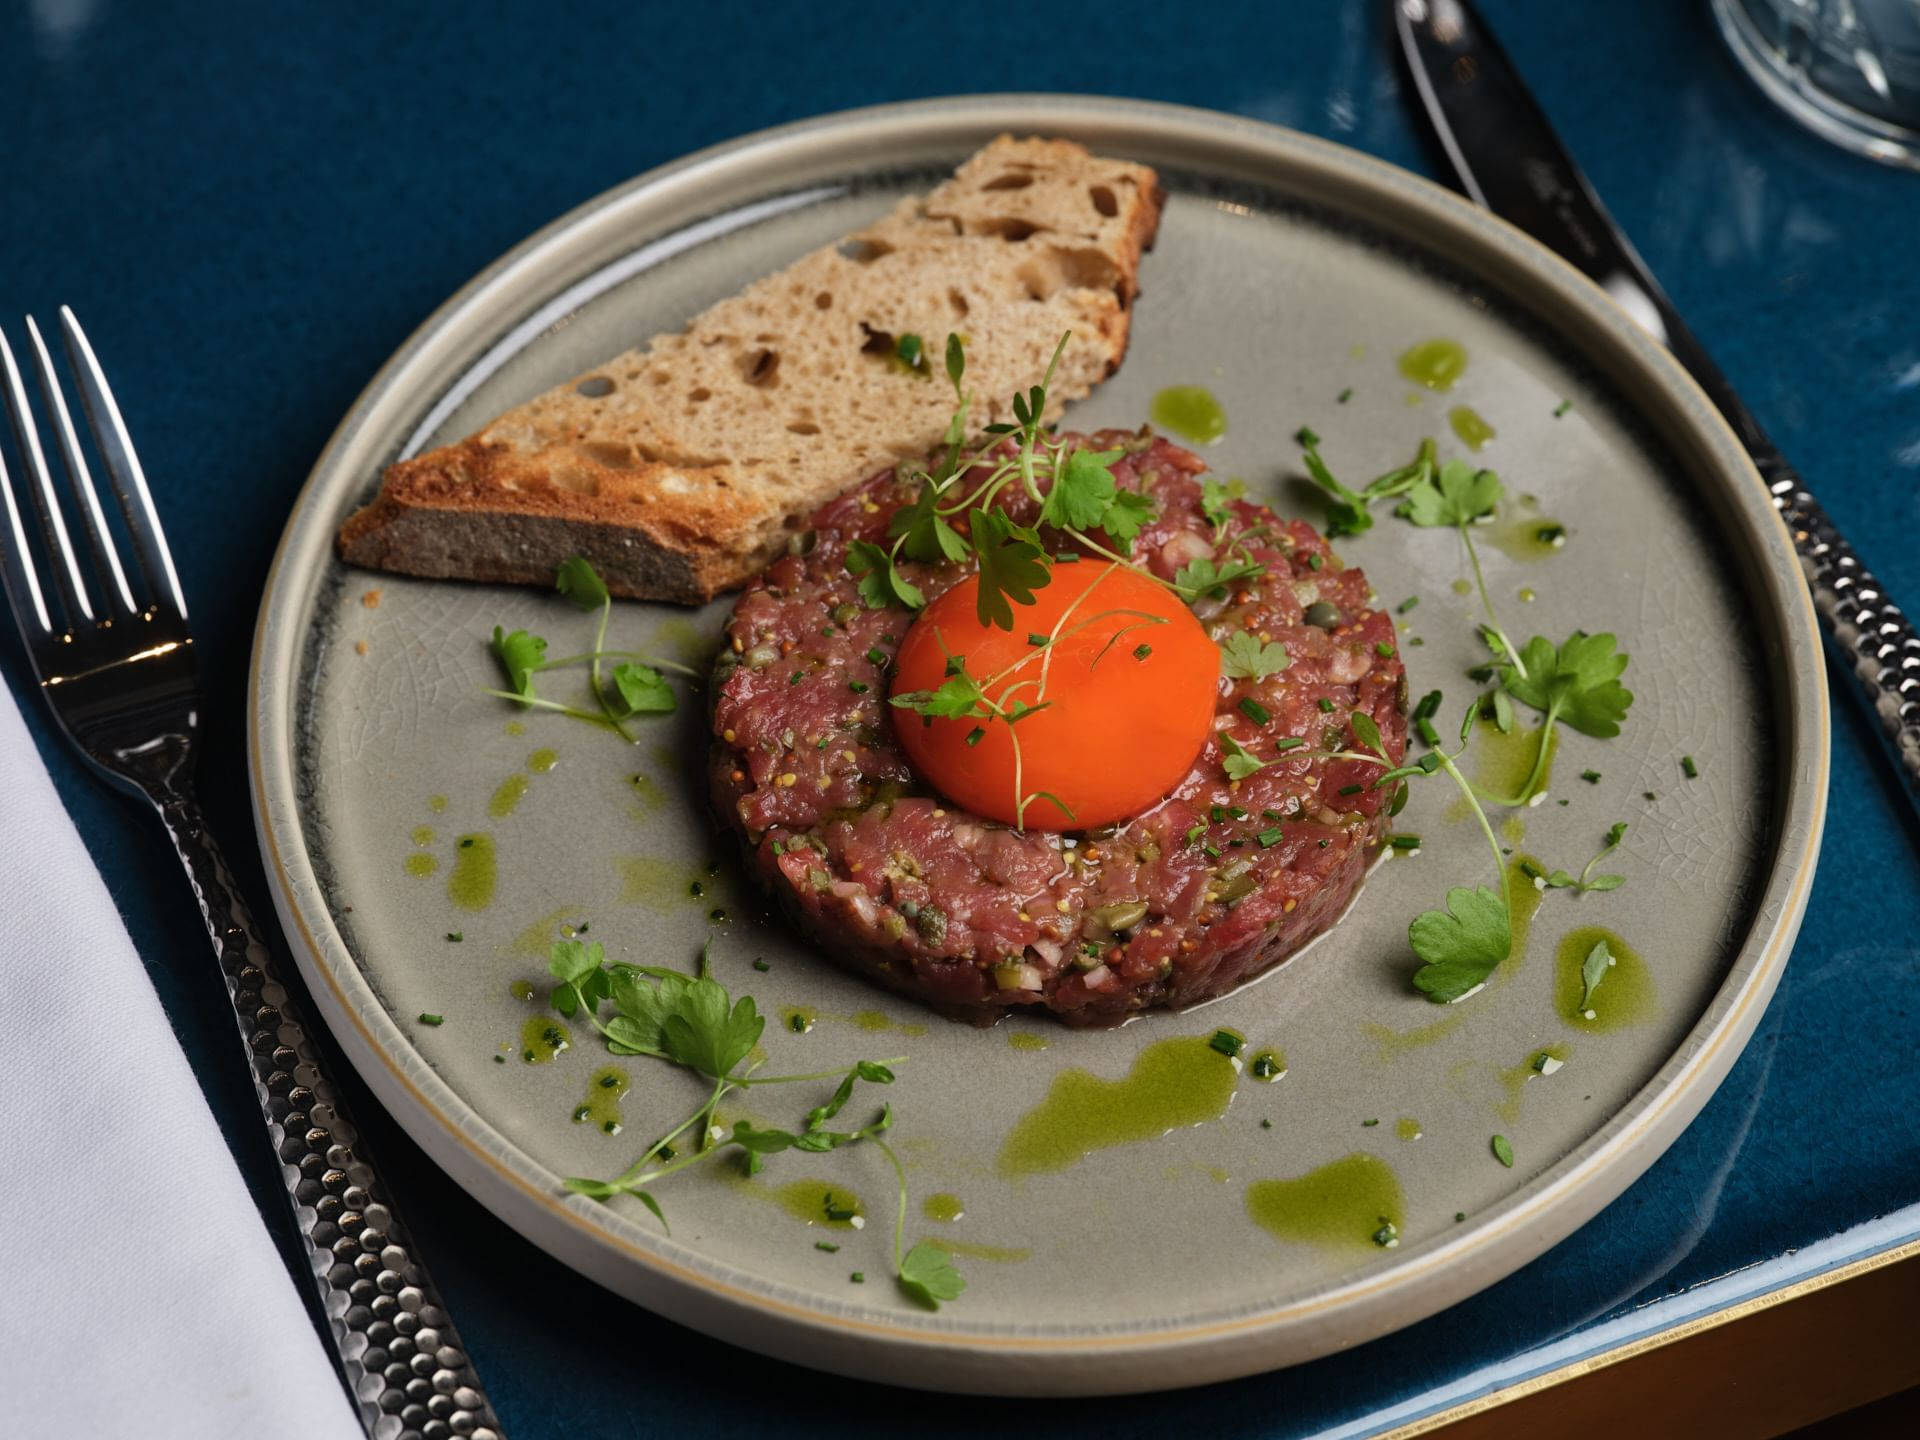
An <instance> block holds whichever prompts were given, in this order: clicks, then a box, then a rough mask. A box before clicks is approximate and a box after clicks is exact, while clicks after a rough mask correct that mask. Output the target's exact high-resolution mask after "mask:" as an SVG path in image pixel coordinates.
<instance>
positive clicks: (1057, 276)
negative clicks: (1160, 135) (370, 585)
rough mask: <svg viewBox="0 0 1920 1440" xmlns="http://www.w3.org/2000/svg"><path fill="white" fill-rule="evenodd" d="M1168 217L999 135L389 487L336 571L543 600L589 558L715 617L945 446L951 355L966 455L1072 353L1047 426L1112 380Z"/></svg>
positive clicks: (1144, 198)
mask: <svg viewBox="0 0 1920 1440" xmlns="http://www.w3.org/2000/svg"><path fill="white" fill-rule="evenodd" d="M1161 200H1162V196H1161V191H1160V187H1159V184H1158V181H1157V179H1156V177H1155V175H1154V172H1153V171H1152V170H1150V169H1147V168H1146V167H1145V166H1141V165H1133V164H1129V163H1127V162H1125V161H1119V160H1107V159H1102V158H1099V157H1097V156H1094V155H1091V154H1089V153H1088V152H1087V151H1086V150H1085V149H1084V148H1082V147H1081V146H1079V145H1075V144H1072V143H1070V142H1067V141H1063V140H1015V139H1013V138H1011V137H1008V136H1003V137H1001V138H1000V139H998V140H995V141H994V142H993V143H992V144H990V145H988V146H987V147H986V148H985V149H983V150H981V151H979V152H978V153H977V154H975V155H974V156H973V157H972V158H971V159H970V160H968V161H967V162H966V163H965V164H964V165H962V166H961V167H960V169H959V170H958V171H957V172H955V174H954V175H953V177H952V178H951V179H950V180H948V181H946V182H945V183H943V184H942V185H940V186H939V187H938V188H937V189H935V190H934V191H933V192H932V193H931V194H929V195H927V196H925V197H923V198H919V199H910V200H905V201H902V202H901V203H900V204H899V205H898V206H896V207H895V208H894V210H893V211H892V213H890V214H889V215H887V216H886V217H885V218H884V219H882V220H880V221H878V222H877V223H875V224H874V225H872V226H870V227H868V228H867V229H865V230H862V231H860V232H859V233H858V234H856V235H853V236H850V237H849V238H848V239H846V240H845V241H842V242H841V243H840V244H838V245H831V246H828V247H826V248H825V249H822V250H816V251H815V252H813V253H812V254H811V255H808V256H806V257H804V258H803V259H801V260H798V261H796V262H795V263H794V264H792V265H790V266H789V267H788V268H787V269H785V270H783V271H781V272H780V273H779V274H777V275H771V276H768V277H767V278H766V279H763V280H759V281H756V282H755V283H754V284H752V285H750V286H748V287H747V288H746V290H744V291H743V292H741V293H740V294H739V295H737V296H735V297H734V298H732V299H730V300H723V301H721V302H720V303H719V304H717V305H715V306H713V307H712V308H711V309H709V310H707V311H706V312H705V313H704V314H701V315H699V316H697V317H696V318H695V319H694V320H693V321H692V322H691V323H690V324H689V325H688V326H687V328H686V329H685V330H684V331H682V332H681V333H679V334H677V335H662V336H658V337H656V338H654V339H653V340H651V341H650V342H648V343H647V344H646V345H644V346H642V347H640V348H638V349H635V350H629V351H628V352H626V353H625V354H624V355H619V356H616V357H614V358H613V359H612V360H609V361H608V362H606V363H605V364H604V365H601V366H598V367H596V368H595V369H594V370H592V371H590V372H588V373H587V374H585V375H582V376H580V377H578V378H577V379H575V380H572V381H569V382H568V383H567V384H564V385H561V386H559V387H557V388H555V389H553V390H550V391H548V392H547V393H546V394H544V395H540V396H537V397H536V398H534V399H533V400H530V401H528V402H527V403H526V404H524V405H522V406H520V407H519V408H518V409H515V410H511V411H509V412H507V413H506V414H505V415H502V416H500V418H499V419H497V420H495V421H493V422H492V423H491V424H489V425H488V426H487V427H486V428H485V429H483V430H481V431H480V432H479V433H478V434H476V435H473V436H470V437H469V438H467V439H465V440H462V441H460V442H458V443H457V444H453V445H448V446H443V447H442V448H440V449H438V450H433V451H429V452H428V453H427V454H424V455H420V456H417V457H416V458H414V459H411V460H406V461H402V462H401V463H399V464H397V465H394V466H392V467H391V468H390V469H388V471H387V472H386V476H385V478H384V481H383V483H382V485H381V489H380V493H379V495H378V497H377V498H376V499H375V500H374V501H373V503H371V504H370V505H368V506H366V507H365V508H364V509H362V510H360V511H358V512H357V513H356V514H354V515H353V516H352V517H351V518H350V519H349V520H348V521H347V523H346V524H345V526H344V527H342V529H341V531H340V538H339V548H340V554H341V556H342V558H344V559H345V560H347V561H349V562H351V563H353V564H356V565H367V566H371V567H373V568H376V569H382V570H396V571H400V572H402V573H405V574H410V575H425V576H431V577H437V578H459V579H469V580H491V581H509V582H519V583H527V584H539V585H547V584H551V583H552V582H553V576H554V571H555V569H556V568H557V567H558V565H559V564H560V562H561V561H562V560H564V559H565V558H567V557H568V556H570V555H584V556H585V557H587V559H589V560H590V561H592V563H593V564H594V566H595V568H597V569H598V570H599V572H600V573H601V575H602V576H604V577H605V579H606V581H607V584H608V586H609V588H610V589H612V590H613V592H614V593H615V594H618V595H627V596H633V597H636V598H640V599H649V600H678V601H685V602H697V601H703V600H707V599H710V598H711V597H712V596H713V595H715V594H716V593H718V592H719V591H722V590H725V589H728V588H730V587H732V586H735V585H738V584H740V583H742V582H743V581H745V580H746V579H747V578H748V577H749V576H751V575H753V574H755V573H756V572H757V571H759V570H760V569H761V568H762V567H764V566H765V565H766V564H767V562H768V561H769V560H770V559H771V557H772V556H773V555H774V554H775V553H777V552H778V551H779V549H780V548H781V547H782V546H783V545H784V544H785V543H786V540H787V537H788V535H789V534H790V533H791V531H792V530H794V529H796V528H798V527H799V526H800V525H801V524H802V523H803V522H804V519H805V517H806V516H807V515H809V514H811V513H812V512H813V511H814V510H815V509H816V508H817V507H819V506H820V505H821V504H823V503H824V502H825V501H827V500H829V499H831V498H832V497H833V496H835V495H838V494H840V493H841V492H842V491H844V490H846V489H848V488H849V487H851V486H852V485H854V484H856V483H857V482H859V481H861V480H863V479H865V478H867V477H868V476H870V475H872V474H873V473H874V472H875V471H877V470H881V469H884V468H886V467H888V466H890V465H893V464H896V463H898V462H899V461H900V460H903V459H908V458H919V457H922V456H924V455H925V454H926V453H927V452H928V451H929V450H930V449H932V448H933V447H934V446H935V445H936V444H938V443H939V441H940V439H941V437H942V435H943V434H944V433H945V431H946V429H947V425H948V422H949V420H950V418H951V416H952V413H953V392H952V390H951V388H950V387H949V386H948V384H947V382H946V379H945V377H944V375H943V374H942V364H941V356H942V351H943V347H944V345H945V342H946V337H947V335H948V334H949V333H957V334H959V335H960V336H961V337H962V339H963V341H964V343H965V346H966V353H967V373H966V386H967V389H968V391H969V392H970V393H971V394H972V396H973V397H974V398H973V405H972V409H971V412H970V416H969V420H970V424H971V427H972V428H973V429H974V430H975V431H976V432H977V431H978V430H979V429H981V428H982V427H984V426H986V425H989V424H993V423H995V422H997V421H1000V420H1004V419H1008V418H1010V417H1009V415H1008V414H1007V413H1006V407H1007V405H1008V403H1009V401H1010V399H1011V397H1012V395H1013V394H1014V393H1015V392H1016V391H1024V390H1025V389H1026V388H1027V387H1028V386H1030V385H1032V384H1034V383H1036V382H1037V381H1038V380H1039V379H1040V376H1041V374H1042V372H1043V371H1044V370H1045V369H1046V365H1047V360H1048V358H1049V356H1050V355H1051V354H1052V352H1053V349H1054V346H1055V345H1056V344H1057V343H1058V341H1059V339H1060V336H1061V335H1062V333H1064V332H1067V331H1071V332H1072V335H1073V338H1072V340H1071V341H1070V342H1069V343H1068V345H1067V347H1066V350H1065V353H1064V354H1062V356H1061V358H1060V363H1059V367H1058V369H1057V370H1056V371H1055V373H1054V379H1053V385H1052V387H1051V389H1050V391H1049V394H1048V407H1049V415H1050V417H1051V416H1053V415H1057V414H1058V413H1059V411H1060V409H1061V407H1062V406H1063V405H1064V404H1065V403H1066V402H1068V401H1071V400H1077V399H1079V398H1080V397H1082V396H1084V395H1085V394H1086V393H1087V392H1088V391H1089V390H1091V389H1092V388H1093V386H1094V385H1095V384H1096V383H1098V382H1099V381H1100V380H1102V379H1104V378H1105V377H1106V376H1108V375H1110V374H1111V373H1113V371H1114V370H1115V369H1116V368H1117V367H1118V366H1119V364H1120V361H1121V358H1122V356H1124V355H1125V353H1126V348H1127V328H1128V321H1129V318H1130V315H1131V308H1132V304H1133V298H1134V294H1135V291H1136V285H1137V276H1138V272H1139V264H1140V255H1141V252H1142V251H1143V250H1144V249H1145V248H1146V247H1147V246H1148V245H1150V244H1151V243H1152V241H1153V237H1154V232H1155V230H1156V228H1157V227H1158V224H1159V219H1160V206H1161ZM908 334H913V335H918V336H920V337H922V339H923V342H924V346H925V355H924V360H923V363H922V365H921V366H920V368H919V369H918V370H915V369H913V368H910V367H908V366H907V365H904V364H903V363H901V361H900V360H899V359H898V358H897V356H896V355H895V353H894V350H895V344H896V342H897V340H898V338H899V337H900V336H903V335H908Z"/></svg>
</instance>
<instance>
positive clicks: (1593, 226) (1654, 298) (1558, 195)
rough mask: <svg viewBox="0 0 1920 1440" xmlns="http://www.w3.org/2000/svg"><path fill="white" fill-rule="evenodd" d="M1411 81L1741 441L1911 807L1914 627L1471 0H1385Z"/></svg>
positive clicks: (1457, 159)
mask: <svg viewBox="0 0 1920 1440" xmlns="http://www.w3.org/2000/svg"><path fill="white" fill-rule="evenodd" d="M1392 3H1393V12H1394V26H1395V29H1396V30H1397V31H1398V33H1399V36H1400V44H1401V48H1402V51H1403V52H1404V54H1405V56H1406V60H1407V66H1408V69H1409V71H1410V72H1411V74H1412V77H1413V82H1414V86H1415V88H1416V89H1417V90H1418V91H1419V94H1420V99H1421V101H1422V103H1423V104H1424V106H1425V108H1426V112H1427V115H1428V117H1429V119H1431V120H1432V122H1433V127H1434V132H1435V134H1436V136H1437V138H1438V139H1439V142H1440V145H1441V148H1442V149H1443V150H1444V151H1445V152H1446V155H1447V158H1448V160H1449V161H1450V162H1451V163H1452V165H1453V168H1454V171H1455V172H1456V174H1457V175H1458V176H1459V179H1460V183H1461V186H1462V188H1463V189H1464V190H1465V191H1466V192H1467V195H1468V196H1469V197H1470V198H1471V199H1473V200H1474V201H1476V202H1477V203H1479V204H1481V205H1483V206H1485V207H1486V208H1488V209H1490V210H1492V211H1493V212H1494V213H1495V214H1496V215H1499V216H1500V217H1501V218H1502V219H1505V220H1509V221H1511V222H1512V223H1513V224H1515V225H1517V226H1519V228H1520V229H1522V230H1524V231H1526V232H1527V233H1528V234H1529V235H1531V236H1532V237H1533V238H1534V239H1536V240H1538V241H1541V242H1542V243H1543V244H1545V245H1547V246H1548V247H1549V248H1550V249H1552V250H1553V251H1554V252H1555V253H1557V254H1558V255H1559V256H1560V257H1561V258H1562V259H1563V260H1566V261H1568V262H1570V263H1571V264H1572V265H1574V266H1575V267H1576V268H1578V269H1579V270H1580V271H1581V272H1582V273H1584V274H1585V275H1586V276H1587V277H1588V278H1589V279H1590V280H1592V281H1593V282H1594V283H1595V284H1597V285H1599V286H1600V288H1601V289H1603V290H1605V291H1606V292H1607V294H1608V295H1609V296H1611V297H1612V299H1613V300H1614V302H1615V303H1616V304H1618V305H1619V306H1620V308H1621V309H1622V310H1624V311H1625V312H1626V313H1627V315H1628V317H1629V318H1631V319H1632V320H1633V321H1634V322H1635V323H1637V324H1638V325H1639V326H1640V327H1641V328H1642V329H1644V330H1646V331H1647V333H1648V334H1650V335H1652V336H1653V337H1654V338H1655V339H1656V340H1659V341H1661V342H1662V343H1663V344H1665V345H1666V346H1667V347H1668V349H1670V350H1671V351H1672V352H1673V355H1674V358H1675V359H1677V360H1678V361H1679V362H1680V363H1681V364H1682V365H1683V366H1685V367H1686V369H1687V371H1688V373H1690V374H1691V375H1692V376H1693V378H1694V379H1695V380H1696V381H1697V382H1699V385H1700V388H1701V389H1702V390H1704V391H1705V392H1706V393H1707V397H1708V398H1709V399H1710V400H1712V401H1713V403H1714V405H1715V406H1717V407H1718V408H1719V410H1720V413H1721V414H1722V415H1723V416H1725V417H1726V420H1727V423H1728V424H1729V425H1731V426H1732V427H1733V430H1734V433H1735V434H1736V435H1738V436H1739V438H1740V441H1741V443H1742V444H1743V445H1745V446H1746V449H1747V453H1748V454H1749V455H1750V456H1751V457H1752V459H1753V463H1754V466H1755V468H1756V469H1758V470H1759V472H1760V476H1761V479H1763V480H1764V481H1765V482H1766V486H1767V494H1768V496H1769V497H1770V498H1771V499H1772V501H1773V506H1774V508H1775V509H1776V510H1778V511H1779V512H1780V518H1781V519H1782V520H1784V521H1785V522H1786V526H1787V533H1788V535H1789V536H1790V537H1791V538H1792V541H1793V548H1794V552H1795V554H1796V555H1797V556H1798V557H1799V560H1800V568H1801V570H1802V572H1803V573H1804V574H1805V575H1806V579H1807V588H1808V590H1809V591H1810V592H1811V593H1812V596H1813V607H1814V610H1815V612H1816V613H1818V615H1819V616H1820V621H1821V625H1822V626H1823V628H1824V629H1825V631H1826V637H1827V643H1828V647H1829V649H1830V650H1831V651H1832V653H1833V656H1834V658H1835V660H1836V661H1837V662H1838V663H1839V665H1840V667H1841V668H1842V669H1844V670H1845V671H1846V672H1847V674H1849V675H1851V676H1852V677H1853V679H1854V681H1855V682H1856V683H1855V685H1854V686H1853V687H1852V688H1853V690H1854V692H1855V694H1856V695H1857V696H1859V698H1860V699H1861V700H1862V701H1864V702H1865V704H1866V706H1867V708H1868V709H1869V710H1870V711H1871V712H1872V714H1873V717H1874V719H1875V721H1876V722H1877V724H1876V728H1877V729H1878V731H1879V733H1880V735H1881V738H1882V739H1883V740H1884V741H1885V742H1886V745H1887V752H1888V755H1889V757H1890V758H1891V759H1892V761H1893V764H1894V767H1895V769H1896V771H1897V772H1898V774H1899V776H1900V781H1901V784H1902V786H1903V788H1904V789H1905V791H1906V794H1907V799H1908V800H1909V802H1910V803H1911V804H1912V805H1913V806H1914V808H1915V810H1916V811H1920V634H1917V633H1916V632H1915V630H1914V628H1913V624H1912V622H1911V621H1909V620H1908V619H1907V617H1906V615H1905V614H1903V613H1902V612H1901V610H1900V607H1899V606H1897V605H1895V604H1894V603H1893V601H1892V600H1890V599H1888V598H1887V593H1886V591H1885V590H1884V589H1883V588H1882V587H1881V585H1880V582H1879V581H1877V580H1876V579H1874V577H1873V574H1872V572H1870V571H1869V570H1868V569H1867V567H1866V566H1865V565H1863V564H1862V563H1861V561H1860V557H1859V555H1858V554H1856V553H1855V551H1854V548H1853V546H1852V545H1850V544H1848V543H1847V540H1846V538H1845V537H1844V536H1842V535H1841V533H1840V532H1839V530H1837V529H1836V528H1835V527H1834V524H1833V522H1832V521H1831V520H1829V519H1828V518H1827V515H1826V512H1825V511H1824V510H1822V509H1821V508H1820V504H1819V502H1818V501H1817V500H1815V499H1814V498H1813V495H1812V494H1811V492H1809V491H1808V489H1807V487H1806V485H1805V484H1804V483H1802V481H1801V479H1800V476H1799V475H1798V474H1797V473H1796V472H1795V471H1794V469H1793V467H1792V466H1791V465H1789V464H1788V463H1787V461H1786V457H1784V456H1783V455H1781V453H1780V451H1779V449H1778V448H1777V447H1775V445H1774V443H1773V441H1772V440H1771V439H1769V438H1768V436H1767V433H1766V431H1765V430H1763V429H1762V428H1761V426H1760V422H1759V421H1758V420H1757V419H1755V418H1754V415H1753V412H1752V411H1751V410H1749V409H1747V407H1746V404H1745V402H1743V401H1742V400H1741V399H1740V397H1739V395H1738V394H1736V393H1735V391H1734V388H1733V386H1732V385H1731V384H1729V383H1728V381H1727V377H1726V376H1725V375H1723V374H1722V373H1721V371H1720V367H1719V366H1718V365H1716V364H1714V363H1713V359H1712V357H1711V356H1709V355H1708V354H1707V352H1706V349H1705V348H1704V347H1703V346H1702V345H1701V344H1700V342H1699V340H1697V339H1696V338H1695V337H1694V335H1693V332H1692V331H1690V330H1688V329H1687V327H1686V324H1685V323H1684V322H1683V321H1682V320H1681V319H1680V315H1679V312H1678V311H1677V310H1675V309H1674V307H1673V302H1672V301H1671V300H1669V299H1668V298H1667V294H1666V291H1664V290H1662V289H1661V288H1660V282H1659V281H1657V280H1655V279H1654V278H1653V272H1652V271H1650V270H1648V269H1647V266H1646V263H1645V262H1644V261H1642V260H1641V258H1640V256H1639V254H1638V253H1637V252H1636V251H1635V250H1634V248H1633V245H1632V243H1631V242H1630V241H1629V240H1628V239H1627V237H1626V235H1625V233H1624V232H1622V231H1621V229H1620V227H1619V226H1618V225H1617V224H1616V223H1615V222H1614V219H1613V217H1612V216H1611V215H1609V214H1608V213H1607V209H1606V206H1604V205H1603V204H1601V203H1600V197H1599V196H1598V195H1596V194H1595V193H1594V191H1593V186H1592V185H1590V184H1589V183H1588V181H1587V177H1586V176H1585V175H1584V174H1582V173H1581V170H1580V167H1579V166H1578V165H1576V164H1575V163H1574V161H1573V157H1572V156H1571V155H1569V154H1568V153H1567V150H1566V147H1565V146H1564V145H1562V144H1561V143H1560V137H1559V136H1557V135H1556V134H1554V132H1553V127H1552V126H1551V125H1550V124H1549V123H1548V122H1547V117H1546V114H1545V112H1543V111H1542V110H1541V108H1540V106H1539V103H1538V102H1537V101H1536V100H1535V99H1534V98H1533V96H1532V94H1531V93H1529V91H1528V90H1527V87H1526V85H1525V83H1524V82H1523V81H1522V80H1521V79H1520V74H1519V72H1518V71H1517V70H1515V69H1514V67H1513V65H1512V63H1511V62H1510V61H1509V60H1508V59H1507V56H1506V52H1505V51H1503V50H1502V49H1501V48H1500V45H1499V42H1498V41H1496V40H1495V39H1494V38H1493V32H1492V31H1491V30H1489V29H1488V28H1487V26H1486V23H1485V22H1484V21H1482V20H1481V18H1480V16H1479V14H1478V12H1477V11H1476V10H1475V9H1474V7H1473V6H1472V5H1471V4H1470V3H1468V0H1392Z"/></svg>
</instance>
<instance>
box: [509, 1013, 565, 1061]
mask: <svg viewBox="0 0 1920 1440" xmlns="http://www.w3.org/2000/svg"><path fill="white" fill-rule="evenodd" d="M572 1044H573V1032H572V1031H570V1030H568V1029H567V1027H566V1026H564V1025H562V1024H561V1023H560V1022H559V1021H558V1020H556V1019H554V1018H553V1017H552V1016H551V1015H529V1016H528V1017H527V1023H526V1024H524V1025H522V1026H521V1027H520V1058H521V1059H522V1060H524V1061H526V1062H527V1064H529V1065H549V1064H551V1063H553V1057H554V1056H556V1055H558V1054H559V1053H560V1052H561V1051H562V1050H565V1049H567V1048H568V1047H569V1046H571V1045H572Z"/></svg>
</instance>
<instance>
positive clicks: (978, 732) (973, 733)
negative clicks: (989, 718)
mask: <svg viewBox="0 0 1920 1440" xmlns="http://www.w3.org/2000/svg"><path fill="white" fill-rule="evenodd" d="M986 736H987V732H986V731H985V730H983V729H982V728H981V727H980V726H978V725H976V726H974V727H973V729H971V730H969V731H968V732H967V744H969V745H978V744H979V743H980V742H981V741H982V740H984V739H985V738H986Z"/></svg>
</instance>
